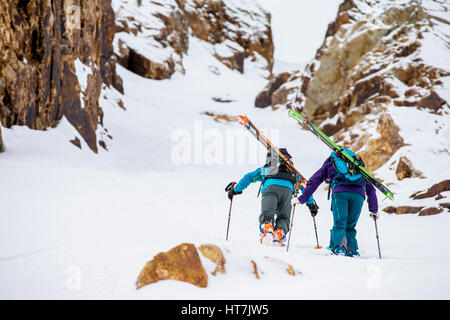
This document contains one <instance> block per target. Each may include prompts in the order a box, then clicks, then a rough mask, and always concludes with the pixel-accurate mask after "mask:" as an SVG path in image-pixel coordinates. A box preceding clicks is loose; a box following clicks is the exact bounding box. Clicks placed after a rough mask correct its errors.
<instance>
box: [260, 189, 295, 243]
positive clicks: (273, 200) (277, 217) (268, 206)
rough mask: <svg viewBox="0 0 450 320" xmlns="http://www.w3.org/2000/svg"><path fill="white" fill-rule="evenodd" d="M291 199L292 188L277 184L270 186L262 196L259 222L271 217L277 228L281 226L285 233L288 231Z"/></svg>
mask: <svg viewBox="0 0 450 320" xmlns="http://www.w3.org/2000/svg"><path fill="white" fill-rule="evenodd" d="M291 199H292V190H291V189H289V188H287V187H282V186H277V185H271V186H268V187H267V188H266V189H265V190H264V192H263V194H262V198H261V214H260V216H259V223H262V222H263V221H264V220H266V219H271V220H273V221H274V222H275V226H274V227H275V228H281V229H282V230H283V232H284V233H285V234H286V233H288V231H289V222H290V218H291Z"/></svg>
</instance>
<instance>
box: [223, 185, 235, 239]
mask: <svg viewBox="0 0 450 320" xmlns="http://www.w3.org/2000/svg"><path fill="white" fill-rule="evenodd" d="M235 184H236V182H234V181H233V182H230V183H229V184H228V185H227V186H226V187H225V191H226V192H228V191H230V190H231V189H232V188H233V189H234V185H235ZM232 206H233V197H231V199H230V210H229V211H228V225H227V236H226V240H227V241H228V231H229V230H230V220H231V208H232Z"/></svg>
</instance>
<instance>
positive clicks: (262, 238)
mask: <svg viewBox="0 0 450 320" xmlns="http://www.w3.org/2000/svg"><path fill="white" fill-rule="evenodd" d="M273 233H274V231H273V224H272V222H271V221H267V220H266V221H264V222H263V223H261V224H260V225H259V242H260V243H261V244H265V245H270V244H272V241H273Z"/></svg>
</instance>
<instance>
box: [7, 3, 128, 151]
mask: <svg viewBox="0 0 450 320" xmlns="http://www.w3.org/2000/svg"><path fill="white" fill-rule="evenodd" d="M113 37H114V12H113V10H112V7H111V0H92V1H81V0H52V1H50V0H43V1H27V0H11V1H2V2H0V120H1V123H2V125H3V126H5V127H8V128H9V127H11V126H13V125H26V126H28V127H29V128H31V129H37V130H45V129H46V128H49V127H55V126H56V125H57V124H58V122H59V120H61V118H62V117H63V116H64V117H66V118H67V120H68V121H69V122H70V123H71V124H72V125H73V126H74V127H75V128H76V129H77V131H78V132H79V134H80V135H81V137H82V138H83V139H84V140H85V141H86V143H87V144H88V145H89V147H90V148H91V149H92V150H93V151H94V152H97V137H96V129H97V127H98V125H99V124H101V122H102V116H103V113H102V109H101V108H100V106H99V103H98V98H99V95H100V91H101V88H102V84H103V83H104V84H105V85H107V86H111V85H112V86H114V87H115V88H117V89H119V90H122V89H121V80H120V78H119V77H117V76H116V73H115V64H114V61H113V60H112V59H111V56H112V53H113V47H112V41H113Z"/></svg>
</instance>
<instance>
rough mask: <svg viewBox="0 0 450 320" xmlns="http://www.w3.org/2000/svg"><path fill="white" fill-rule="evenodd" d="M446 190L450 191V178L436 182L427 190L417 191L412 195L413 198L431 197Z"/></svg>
mask: <svg viewBox="0 0 450 320" xmlns="http://www.w3.org/2000/svg"><path fill="white" fill-rule="evenodd" d="M445 191H450V180H444V181H441V182H439V183H436V184H434V185H432V186H431V187H430V188H429V189H428V190H427V191H425V192H419V193H417V192H416V193H415V194H413V195H411V198H413V199H414V200H418V199H425V198H431V197H434V196H436V195H438V194H439V193H441V192H445Z"/></svg>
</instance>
